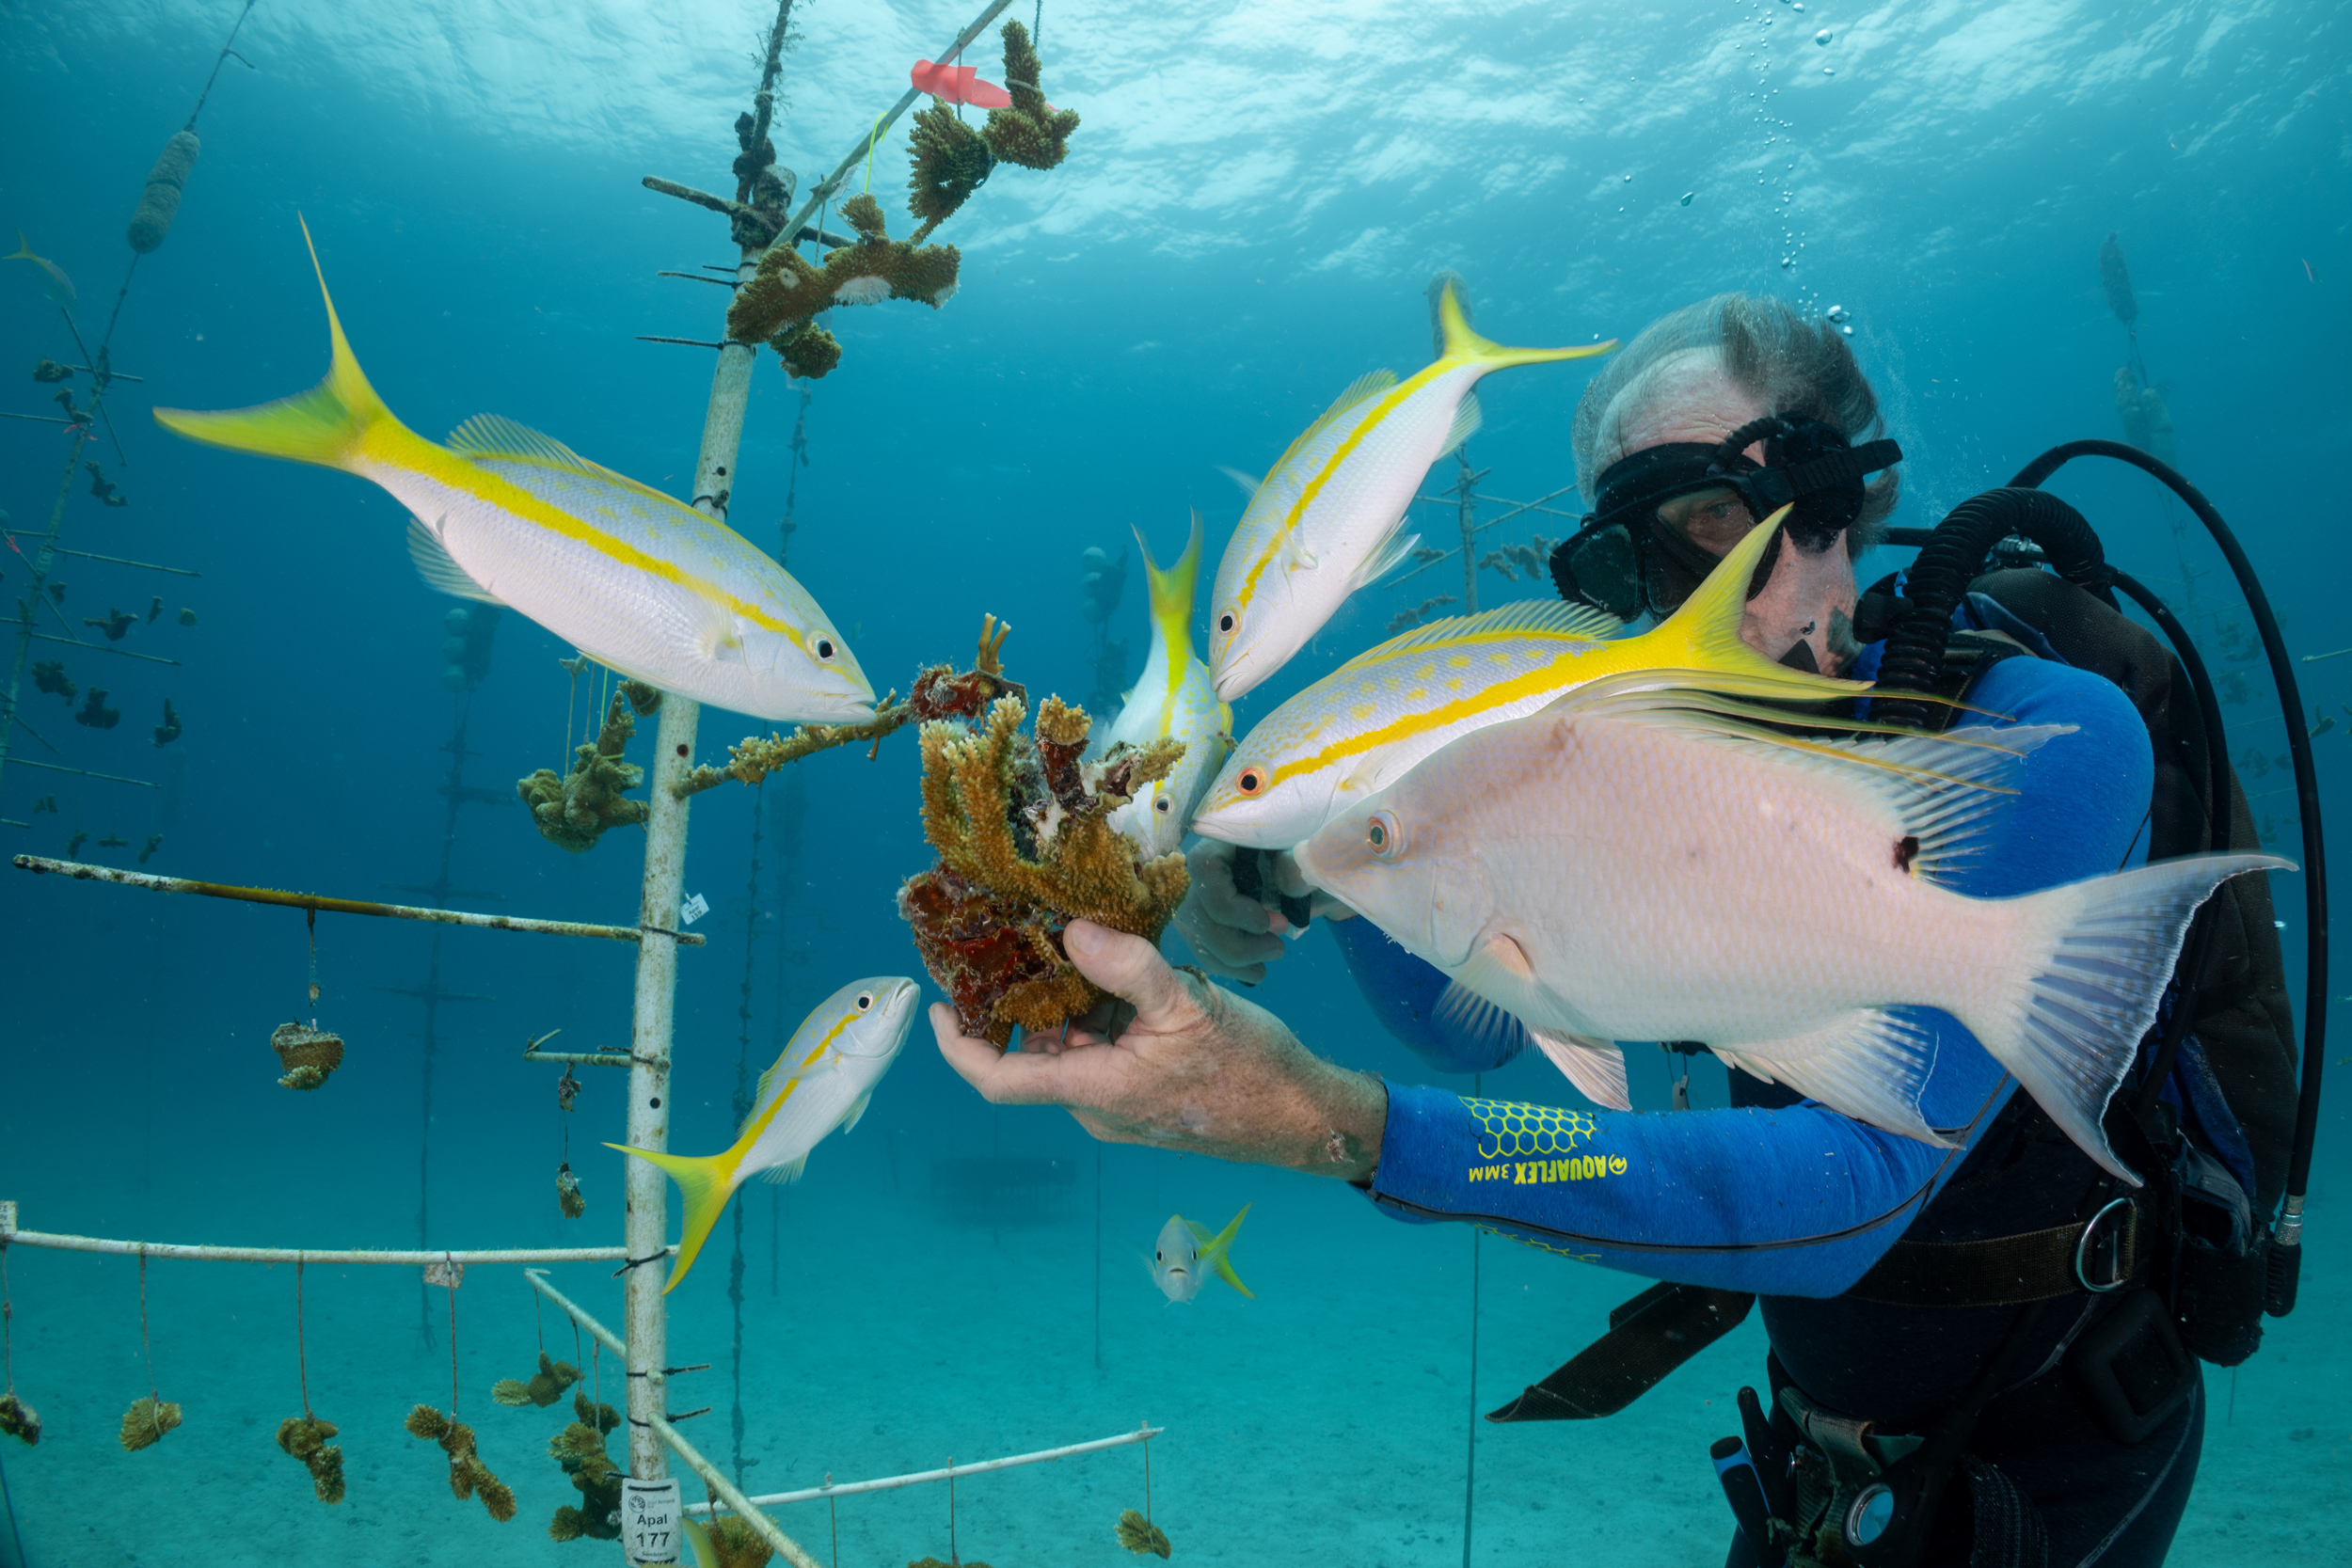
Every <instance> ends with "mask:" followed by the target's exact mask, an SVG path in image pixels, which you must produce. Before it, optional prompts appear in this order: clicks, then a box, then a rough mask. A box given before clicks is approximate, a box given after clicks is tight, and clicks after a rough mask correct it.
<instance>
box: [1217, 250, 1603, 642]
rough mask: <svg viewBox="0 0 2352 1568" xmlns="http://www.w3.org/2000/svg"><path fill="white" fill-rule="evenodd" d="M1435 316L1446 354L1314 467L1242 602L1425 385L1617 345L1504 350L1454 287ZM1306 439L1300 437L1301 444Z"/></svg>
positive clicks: (1260, 558)
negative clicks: (1340, 478) (1471, 318)
mask: <svg viewBox="0 0 2352 1568" xmlns="http://www.w3.org/2000/svg"><path fill="white" fill-rule="evenodd" d="M1438 320H1439V322H1440V323H1441V324H1442V325H1443V326H1444V329H1445V353H1444V354H1443V355H1442V356H1439V357H1438V358H1436V359H1433V360H1431V361H1430V362H1429V363H1428V364H1426V365H1424V366H1422V368H1421V369H1420V370H1418V371H1416V372H1413V373H1412V374H1411V375H1410V376H1407V377H1406V379H1405V380H1403V381H1401V382H1399V383H1397V384H1396V385H1395V386H1394V387H1392V388H1390V389H1389V391H1388V393H1387V394H1386V395H1385V396H1383V397H1381V398H1380V400H1379V401H1378V402H1376V403H1375V404H1373V405H1372V407H1371V409H1370V410H1369V411H1368V412H1366V413H1365V414H1364V415H1363V417H1362V418H1360V419H1359V420H1357V421H1356V424H1355V427H1354V428H1353V429H1351V430H1350V431H1348V433H1347V434H1346V435H1345V436H1343V437H1341V439H1340V444H1339V445H1338V446H1337V447H1335V448H1333V449H1332V451H1331V455H1330V456H1328V457H1327V458H1325V459H1324V461H1323V463H1322V465H1321V466H1320V467H1317V468H1316V469H1315V471H1314V474H1313V476H1312V477H1311V478H1310V479H1309V480H1308V481H1307V483H1306V484H1305V485H1304V486H1303V487H1302V488H1301V489H1300V491H1299V494H1298V499H1296V500H1295V501H1293V502H1292V503H1291V507H1290V511H1289V512H1288V513H1286V514H1285V515H1283V518H1282V523H1281V526H1280V527H1279V528H1278V529H1276V530H1275V531H1274V535H1273V537H1272V538H1271V539H1269V540H1268V541H1267V542H1266V545H1265V546H1264V547H1263V549H1261V550H1260V551H1259V552H1258V555H1257V558H1256V560H1254V561H1253V562H1251V563H1250V567H1249V571H1248V574H1247V575H1246V576H1245V577H1244V578H1242V598H1243V600H1244V602H1247V601H1248V598H1249V595H1250V594H1251V593H1252V592H1253V591H1254V590H1255V589H1256V587H1257V583H1258V578H1259V577H1260V575H1261V574H1263V572H1264V571H1265V569H1266V567H1267V566H1268V565H1270V564H1271V563H1272V562H1273V561H1274V559H1275V557H1276V556H1278V555H1279V554H1280V553H1281V549H1282V546H1283V545H1284V543H1285V542H1286V541H1288V539H1289V538H1290V537H1291V535H1292V534H1293V533H1294V532H1295V531H1296V530H1297V528H1298V526H1299V524H1300V523H1301V522H1302V521H1304V520H1305V518H1306V515H1307V510H1308V508H1309V507H1311V506H1312V505H1313V504H1314V500H1315V498H1316V497H1317V496H1319V495H1321V494H1322V493H1323V488H1324V486H1325V485H1326V484H1327V483H1329V482H1330V479H1331V476H1332V475H1333V474H1334V473H1336V472H1338V471H1339V467H1340V465H1341V464H1343V463H1344V462H1346V461H1347V459H1348V457H1349V456H1350V455H1352V454H1353V453H1354V452H1355V451H1356V449H1357V448H1358V447H1359V446H1360V445H1361V444H1362V443H1363V441H1364V438H1365V437H1366V436H1370V435H1371V434H1372V433H1373V432H1374V431H1375V430H1376V429H1378V428H1379V426H1380V423H1381V421H1382V420H1386V419H1387V418H1388V417H1389V416H1390V415H1391V414H1392V413H1394V412H1395V411H1396V410H1397V409H1398V408H1399V407H1401V406H1403V405H1404V404H1405V401H1406V399H1407V398H1409V397H1411V396H1412V395H1413V394H1414V393H1415V392H1418V391H1420V390H1421V389H1422V388H1423V387H1426V386H1428V385H1429V383H1430V382H1432V381H1434V380H1436V379H1437V378H1438V376H1440V375H1442V374H1444V373H1445V372H1448V371H1451V370H1454V369H1457V368H1458V367H1460V366H1462V365H1466V364H1471V363H1486V364H1488V365H1489V366H1490V368H1492V369H1494V370H1503V369H1507V368H1508V367H1510V366H1513V365H1540V364H1548V363H1550V362H1551V361H1554V360H1561V359H1588V358H1591V357H1592V356H1595V355H1600V354H1607V353H1609V352H1610V351H1611V350H1613V349H1614V348H1615V347H1616V346H1617V341H1616V340H1615V339H1613V338H1612V339H1611V340H1609V341H1607V342H1605V343H1592V344H1588V345H1586V346H1584V347H1581V348H1505V347H1503V346H1502V344H1501V343H1498V342H1494V341H1491V340H1489V339H1486V338H1482V337H1480V336H1479V335H1478V334H1477V333H1475V332H1473V331H1471V330H1470V323H1469V322H1468V321H1467V320H1466V319H1464V317H1463V315H1462V307H1461V305H1460V303H1459V302H1458V301H1457V300H1456V299H1455V298H1454V287H1453V285H1452V284H1448V285H1447V286H1446V290H1445V293H1444V295H1443V297H1442V298H1441V299H1440V300H1439V301H1438ZM1304 438H1305V437H1303V436H1302V437H1301V439H1302V440H1303V439H1304ZM1290 455H1291V453H1290V452H1288V451H1285V452H1284V453H1283V454H1282V456H1283V458H1284V459H1286V460H1287V459H1288V458H1289V457H1290ZM1276 467H1280V465H1279V464H1277V465H1276Z"/></svg>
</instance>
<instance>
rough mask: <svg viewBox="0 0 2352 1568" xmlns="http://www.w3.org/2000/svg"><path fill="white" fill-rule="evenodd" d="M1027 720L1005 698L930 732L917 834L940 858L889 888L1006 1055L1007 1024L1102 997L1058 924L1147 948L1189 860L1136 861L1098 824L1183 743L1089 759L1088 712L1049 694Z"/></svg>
mask: <svg viewBox="0 0 2352 1568" xmlns="http://www.w3.org/2000/svg"><path fill="white" fill-rule="evenodd" d="M984 652H993V650H990V649H987V648H986V646H985V644H984ZM998 669H999V670H1001V665H999V666H998ZM998 678H1001V676H999V677H998ZM918 689H919V688H918ZM1026 714H1027V704H1026V702H1025V699H1024V698H1023V697H1021V696H1016V695H1011V694H1008V695H1005V696H1001V697H998V698H995V699H994V700H993V702H992V703H991V704H990V705H989V708H988V712H987V716H986V720H985V722H984V723H983V724H982V725H981V726H980V728H979V729H978V730H977V732H975V731H974V730H972V729H971V728H970V727H969V726H967V725H965V724H962V723H959V722H954V721H948V720H933V721H929V722H926V723H925V724H924V725H923V728H922V752H923V779H922V791H923V806H922V814H923V833H924V837H925V838H926V839H928V840H929V841H930V845H931V847H932V848H933V849H935V850H937V851H938V853H939V860H938V862H937V863H936V864H934V865H933V866H932V868H931V869H930V870H929V871H926V872H923V873H922V874H920V875H919V876H916V877H914V878H911V879H908V880H907V882H906V883H905V884H904V886H903V887H902V888H901V889H900V891H899V895H898V908H899V913H900V914H901V916H903V917H904V918H905V919H906V920H907V921H908V923H909V924H910V925H911V926H913V927H914V943H915V948H916V950H917V951H918V952H920V953H921V954H922V956H923V962H924V965H925V967H926V968H927V969H928V970H930V975H931V978H932V979H933V980H934V981H936V982H937V983H938V985H939V987H940V989H941V990H945V991H946V992H947V994H948V997H949V999H950V1000H951V1001H952V1002H953V1004H954V1006H955V1008H956V1014H957V1018H958V1020H959V1021H960V1022H961V1025H962V1027H963V1029H964V1030H965V1032H966V1033H968V1034H971V1035H974V1036H977V1037H982V1038H985V1039H987V1040H989V1041H990V1042H991V1043H992V1044H993V1045H995V1046H997V1047H998V1048H999V1049H1002V1048H1004V1047H1005V1046H1007V1045H1009V1043H1010V1042H1011V1039H1012V1031H1013V1030H1014V1029H1015V1028H1022V1029H1030V1030H1042V1029H1050V1028H1054V1027H1056V1026H1057V1025H1059V1024H1061V1023H1063V1022H1067V1021H1068V1020H1069V1019H1071V1018H1073V1017H1074V1016H1075V1015H1077V1014H1079V1013H1081V1012H1084V1011H1085V1010H1086V1009H1087V1008H1089V1007H1090V1006H1093V1005H1094V1004H1095V1003H1097V1002H1099V1001H1101V1000H1102V999H1103V993H1102V992H1100V991H1099V990H1096V988H1095V987H1094V986H1093V985H1092V984H1091V983H1090V982H1089V981H1088V980H1087V979H1086V977H1085V976H1084V975H1082V974H1079V973H1078V972H1077V970H1076V968H1075V967H1073V965H1072V964H1071V963H1070V961H1069V959H1068V958H1067V957H1066V956H1065V955H1064V954H1063V953H1062V951H1061V944H1060V933H1061V929H1062V927H1064V926H1066V925H1067V924H1068V923H1069V922H1070V921H1071V920H1073V919H1080V918H1083V919H1087V920H1092V921H1095V922H1097V923H1099V924H1101V925H1104V926H1108V927H1112V928H1113V929H1116V930H1121V931H1131V932H1134V933H1136V935H1139V936H1142V937H1144V938H1146V939H1147V940H1149V941H1153V942H1156V941H1158V940H1159V935H1160V932H1161V931H1162V930H1163V929H1164V928H1165V927H1167V925H1168V918H1169V917H1170V916H1171V915H1172V914H1173V913H1174V912H1175V910H1176V906H1177V905H1178V904H1180V903H1182V902H1183V901H1184V890H1185V888H1186V886H1187V885H1188V881H1189V879H1188V878H1187V876H1186V874H1185V871H1184V856H1183V855H1182V854H1168V855H1163V856H1159V857H1157V858H1155V859H1147V860H1138V859H1137V856H1136V849H1135V846H1134V844H1133V841H1131V840H1129V839H1128V838H1126V837H1125V836H1124V835H1123V834H1121V833H1120V832H1118V831H1117V830H1115V829H1113V828H1111V827H1110V826H1109V825H1108V823H1107V821H1106V818H1107V817H1108V816H1109V815H1110V813H1111V812H1113V811H1114V810H1116V809H1117V808H1118V807H1120V806H1121V805H1124V804H1125V803H1126V802H1127V801H1128V800H1131V799H1133V798H1134V796H1135V794H1136V791H1137V790H1139V789H1140V788H1141V787H1142V786H1143V785H1144V784H1149V783H1151V782H1152V781H1153V780H1156V779H1159V778H1163V777H1165V776H1166V775H1167V773H1168V769H1169V768H1173V767H1174V766H1175V764H1176V762H1177V759H1178V758H1180V757H1181V756H1182V755H1183V754H1184V743H1183V742H1182V741H1177V740H1164V741H1158V742H1154V743H1153V744H1152V746H1150V747H1148V748H1144V749H1142V750H1136V749H1134V748H1131V747H1125V746H1121V747H1118V748H1115V749H1114V750H1113V751H1112V752H1110V753H1109V754H1107V755H1106V756H1105V757H1104V758H1103V759H1102V760H1101V761H1100V762H1096V763H1086V762H1083V761H1082V760H1081V759H1082V758H1083V756H1084V752H1085V748H1086V740H1087V736H1088V733H1089V729H1090V728H1091V721H1090V720H1089V718H1088V717H1087V714H1086V711H1085V710H1084V709H1083V708H1078V707H1074V706H1072V705H1068V704H1065V703H1063V702H1062V701H1061V700H1060V699H1059V698H1057V697H1048V698H1047V699H1046V700H1045V702H1044V703H1043V705H1041V707H1040V708H1039V710H1038V725H1037V728H1038V736H1037V738H1036V739H1034V740H1031V739H1029V738H1027V737H1025V736H1023V735H1022V734H1021V724H1022V721H1023V720H1024V718H1025V717H1026Z"/></svg>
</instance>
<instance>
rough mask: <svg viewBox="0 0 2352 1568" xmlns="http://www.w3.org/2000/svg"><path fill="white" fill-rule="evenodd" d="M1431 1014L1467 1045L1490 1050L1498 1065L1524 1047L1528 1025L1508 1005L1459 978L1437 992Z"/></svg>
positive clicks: (1441, 1026) (1439, 1023)
mask: <svg viewBox="0 0 2352 1568" xmlns="http://www.w3.org/2000/svg"><path fill="white" fill-rule="evenodd" d="M1431 1017H1432V1018H1433V1019H1434V1020H1435V1021H1436V1022H1437V1024H1438V1028H1440V1029H1444V1030H1448V1031H1450V1032H1452V1033H1453V1034H1454V1037H1457V1038H1458V1039H1461V1040H1463V1041H1465V1042H1467V1043H1469V1044H1470V1045H1474V1046H1477V1047H1479V1048H1481V1049H1483V1050H1486V1051H1488V1052H1491V1053H1492V1054H1493V1060H1494V1064H1495V1065H1497V1066H1500V1065H1501V1064H1502V1063H1504V1062H1507V1061H1509V1060H1510V1059H1511V1058H1512V1057H1514V1056H1516V1055H1518V1053H1520V1052H1522V1051H1524V1050H1526V1049H1527V1043H1528V1038H1529V1035H1528V1029H1527V1025H1526V1024H1524V1023H1521V1022H1519V1021H1518V1019H1516V1018H1514V1017H1512V1016H1511V1014H1510V1012H1509V1011H1508V1010H1507V1009H1505V1008H1502V1007H1499V1006H1496V1005H1495V1004H1493V1003H1492V1002H1489V1001H1487V1000H1486V998H1485V997H1483V996H1481V995H1479V994H1478V993H1477V992H1476V991H1474V990H1470V989H1469V988H1468V987H1466V986H1464V985H1463V984H1462V983H1461V982H1459V981H1458V980H1457V981H1454V982H1451V983H1449V984H1448V985H1447V986H1446V988H1445V990H1442V991H1440V992H1439V993H1438V1006H1437V1007H1436V1009H1435V1010H1434V1011H1433V1012H1432V1014H1431Z"/></svg>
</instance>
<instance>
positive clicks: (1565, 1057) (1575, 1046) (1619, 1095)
mask: <svg viewBox="0 0 2352 1568" xmlns="http://www.w3.org/2000/svg"><path fill="white" fill-rule="evenodd" d="M1527 1035H1528V1037H1529V1038H1530V1039H1532V1040H1534V1042H1535V1044H1536V1046H1537V1048H1538V1049H1540V1050H1541V1051H1542V1052H1543V1053H1544V1054H1545V1055H1547V1056H1549V1057H1550V1058H1551V1065H1552V1066H1553V1067H1556V1068H1558V1069H1560V1070H1561V1071H1562V1072H1564V1073H1565V1074H1566V1075H1567V1079H1568V1082H1569V1083H1571V1084H1574V1085H1576V1087H1577V1092H1578V1093H1580V1094H1581V1095H1582V1096H1583V1097H1584V1098H1585V1099H1587V1100H1589V1101H1592V1102H1593V1103H1594V1104H1596V1105H1600V1106H1605V1107H1606V1108H1608V1109H1609V1110H1612V1111H1630V1110H1631V1109H1633V1098H1632V1096H1630V1095H1629V1094H1628V1093H1627V1092H1626V1083H1625V1053H1624V1052H1622V1051H1620V1050H1618V1049H1617V1047H1616V1043H1615V1042H1614V1041H1613V1040H1596V1039H1587V1038H1586V1037H1583V1036H1582V1035H1547V1034H1545V1033H1544V1032H1543V1031H1542V1030H1541V1029H1536V1028H1533V1027H1531V1028H1530V1029H1529V1030H1528V1031H1527Z"/></svg>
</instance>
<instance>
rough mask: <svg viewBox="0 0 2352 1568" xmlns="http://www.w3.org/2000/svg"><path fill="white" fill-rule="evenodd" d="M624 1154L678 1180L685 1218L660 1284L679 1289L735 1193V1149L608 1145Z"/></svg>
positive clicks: (666, 1288)
mask: <svg viewBox="0 0 2352 1568" xmlns="http://www.w3.org/2000/svg"><path fill="white" fill-rule="evenodd" d="M604 1147H605V1148H617V1149H619V1150H620V1151H621V1152H622V1153H624V1154H634V1155H636V1156H637V1157H638V1158H639V1159H640V1160H644V1161H645V1162H647V1163H648V1164H656V1165H659V1166H660V1167H661V1168H662V1169H663V1170H665V1171H668V1172H669V1173H670V1180H673V1181H675V1182H676V1183H677V1190H678V1196H680V1197H683V1198H684V1199H685V1200H686V1217H685V1220H684V1221H683V1223H682V1224H681V1225H680V1226H679V1228H678V1242H677V1261H676V1262H675V1263H673V1264H671V1265H670V1282H669V1283H668V1284H666V1285H664V1286H662V1287H661V1293H662V1294H663V1295H665V1296H666V1295H668V1294H669V1293H670V1292H671V1291H675V1290H676V1289H677V1288H678V1282H679V1281H680V1280H683V1279H684V1278H685V1277H686V1271H687V1270H689V1269H691V1268H692V1267H693V1266H694V1258H695V1255H696V1254H698V1253H700V1252H701V1251H702V1249H703V1243H705V1242H707V1241H708V1240H710V1229H711V1227H713V1226H715V1225H717V1224H718V1223H719V1216H720V1215H721V1214H723V1213H725V1212H726V1210H727V1199H729V1198H731V1197H733V1196H735V1189H736V1186H737V1182H736V1180H735V1172H736V1167H737V1164H738V1163H739V1162H738V1159H737V1155H738V1153H739V1150H738V1149H734V1148H730V1149H728V1150H727V1151H726V1152H725V1153H724V1154H660V1153H656V1152H655V1151H654V1150H652V1149H650V1148H630V1147H629V1146H628V1145H627V1144H607V1145H605V1146H604Z"/></svg>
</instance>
